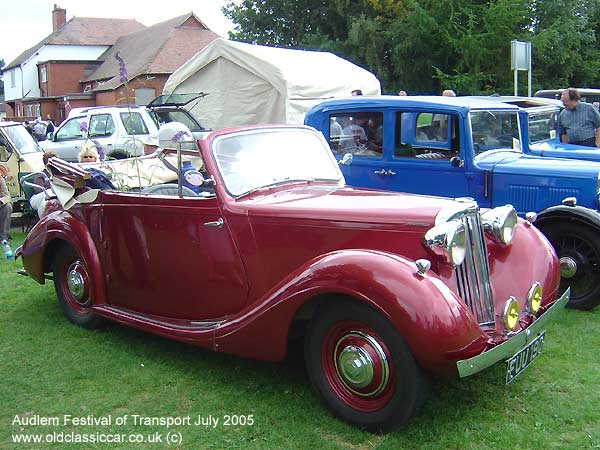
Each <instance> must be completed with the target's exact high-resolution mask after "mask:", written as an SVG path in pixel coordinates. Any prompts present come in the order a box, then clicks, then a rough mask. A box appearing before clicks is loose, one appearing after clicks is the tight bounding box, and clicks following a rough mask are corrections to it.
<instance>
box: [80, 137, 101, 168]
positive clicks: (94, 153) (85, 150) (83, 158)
mask: <svg viewBox="0 0 600 450" xmlns="http://www.w3.org/2000/svg"><path fill="white" fill-rule="evenodd" d="M78 159H79V162H84V163H92V162H98V161H100V155H99V154H98V150H97V149H96V144H94V143H93V142H92V141H87V142H86V143H85V144H83V146H82V147H81V151H80V152H79V158H78Z"/></svg>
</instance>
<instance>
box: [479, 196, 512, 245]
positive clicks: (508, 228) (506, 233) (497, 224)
mask: <svg viewBox="0 0 600 450" xmlns="http://www.w3.org/2000/svg"><path fill="white" fill-rule="evenodd" d="M481 219H482V221H483V226H484V228H485V231H487V232H488V233H489V234H490V235H491V236H492V238H493V239H494V240H495V241H496V242H498V243H499V244H502V245H508V244H510V243H511V241H512V240H513V237H514V236H515V230H516V229H517V212H516V211H515V208H513V207H512V205H504V206H499V207H498V208H494V209H490V210H489V211H486V212H484V213H483V214H482V215H481Z"/></svg>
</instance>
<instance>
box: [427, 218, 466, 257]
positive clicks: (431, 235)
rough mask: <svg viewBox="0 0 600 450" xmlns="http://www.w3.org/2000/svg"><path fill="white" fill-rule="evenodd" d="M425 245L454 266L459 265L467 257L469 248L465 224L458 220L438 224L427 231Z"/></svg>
mask: <svg viewBox="0 0 600 450" xmlns="http://www.w3.org/2000/svg"><path fill="white" fill-rule="evenodd" d="M425 245H427V247H428V248H429V249H431V251H433V252H434V253H435V254H436V255H440V256H442V257H443V258H444V259H445V260H446V262H447V263H449V264H450V265H452V266H453V267H455V266H459V265H461V264H462V262H463V261H464V259H465V254H466V248H467V232H466V230H465V226H464V225H463V223H462V221H458V220H452V221H450V222H446V223H442V224H440V225H436V226H435V227H433V228H431V229H430V230H429V231H427V233H425Z"/></svg>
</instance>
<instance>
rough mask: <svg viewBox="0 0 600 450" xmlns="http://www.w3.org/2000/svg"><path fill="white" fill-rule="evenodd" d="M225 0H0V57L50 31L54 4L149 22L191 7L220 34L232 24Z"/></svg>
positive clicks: (71, 11)
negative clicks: (225, 13) (224, 13)
mask: <svg viewBox="0 0 600 450" xmlns="http://www.w3.org/2000/svg"><path fill="white" fill-rule="evenodd" d="M226 3H228V0H166V1H163V0H159V1H148V0H100V1H98V2H96V1H93V0H54V1H48V0H0V30H2V38H0V59H4V62H5V63H6V64H10V62H11V61H13V60H14V59H15V58H16V57H17V56H19V55H20V54H21V53H22V52H23V51H25V50H27V49H28V48H31V47H33V46H34V45H35V44H37V43H38V42H40V41H41V40H42V39H44V38H45V37H47V36H48V35H49V34H50V33H52V10H53V9H54V4H57V5H58V6H59V7H61V8H64V9H66V10H67V20H69V19H71V18H73V17H74V16H76V17H112V18H118V19H135V20H137V21H138V22H140V23H142V24H144V25H146V26H149V25H154V24H155V23H159V22H163V21H165V20H169V19H171V18H173V17H177V16H181V15H183V14H186V13H189V12H191V11H193V12H194V13H195V14H196V16H197V17H198V18H199V19H200V20H202V21H203V22H204V23H205V24H206V26H207V27H208V28H210V29H211V30H212V31H214V32H215V33H217V34H220V35H221V36H223V37H227V32H228V31H229V30H231V29H232V27H233V25H232V24H231V22H229V21H228V19H226V18H225V17H224V16H223V13H222V12H221V7H222V6H224V5H225V4H226Z"/></svg>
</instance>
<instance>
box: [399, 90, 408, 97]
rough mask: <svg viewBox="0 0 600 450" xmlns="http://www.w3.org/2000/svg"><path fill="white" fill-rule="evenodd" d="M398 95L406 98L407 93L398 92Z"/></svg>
mask: <svg viewBox="0 0 600 450" xmlns="http://www.w3.org/2000/svg"><path fill="white" fill-rule="evenodd" d="M398 95H399V96H400V97H406V96H407V95H408V93H407V92H406V91H400V92H398Z"/></svg>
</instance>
